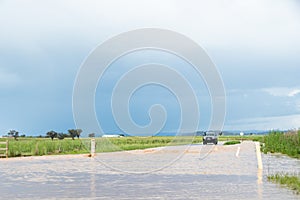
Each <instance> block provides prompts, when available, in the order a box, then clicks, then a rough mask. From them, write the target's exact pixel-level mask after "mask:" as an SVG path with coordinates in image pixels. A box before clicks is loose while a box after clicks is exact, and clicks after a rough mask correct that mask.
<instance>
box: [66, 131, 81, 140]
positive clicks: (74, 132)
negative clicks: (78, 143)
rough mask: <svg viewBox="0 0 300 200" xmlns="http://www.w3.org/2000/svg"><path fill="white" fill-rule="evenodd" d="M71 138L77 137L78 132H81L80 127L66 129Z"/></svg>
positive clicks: (78, 135)
mask: <svg viewBox="0 0 300 200" xmlns="http://www.w3.org/2000/svg"><path fill="white" fill-rule="evenodd" d="M68 132H69V134H70V136H71V138H72V140H74V138H75V137H77V138H78V139H79V137H80V134H81V133H82V130H81V129H70V130H68Z"/></svg>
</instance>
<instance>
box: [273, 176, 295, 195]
mask: <svg viewBox="0 0 300 200" xmlns="http://www.w3.org/2000/svg"><path fill="white" fill-rule="evenodd" d="M268 180H269V181H271V182H273V183H279V184H281V185H284V186H287V187H288V188H290V189H292V190H294V191H295V192H296V193H297V194H300V178H299V175H292V174H284V173H277V174H274V175H270V176H268Z"/></svg>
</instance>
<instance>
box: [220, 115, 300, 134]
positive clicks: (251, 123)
mask: <svg viewBox="0 0 300 200" xmlns="http://www.w3.org/2000/svg"><path fill="white" fill-rule="evenodd" d="M299 127H300V115H299V114H296V115H285V116H276V117H257V118H246V119H240V120H232V121H231V122H229V123H228V124H227V125H226V126H225V129H226V130H274V129H280V130H288V129H294V128H296V129H297V128H299Z"/></svg>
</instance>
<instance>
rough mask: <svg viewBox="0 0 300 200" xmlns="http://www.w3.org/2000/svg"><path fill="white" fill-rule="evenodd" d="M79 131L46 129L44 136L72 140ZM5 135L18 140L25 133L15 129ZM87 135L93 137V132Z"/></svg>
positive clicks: (52, 138) (79, 133)
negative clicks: (60, 131)
mask: <svg viewBox="0 0 300 200" xmlns="http://www.w3.org/2000/svg"><path fill="white" fill-rule="evenodd" d="M81 133H82V130H81V129H69V130H68V133H58V132H56V131H53V130H51V131H48V132H47V133H46V135H45V136H44V137H45V138H51V140H54V138H57V139H59V140H63V139H65V138H72V140H74V139H75V138H76V137H77V138H78V139H79V137H80V135H81ZM6 136H8V137H13V138H14V139H15V140H18V138H19V137H26V136H25V134H22V135H20V133H19V132H18V131H16V130H10V131H9V132H8V133H7V135H6ZM88 136H89V137H95V133H90V134H89V135H88ZM37 137H40V138H42V137H43V136H41V135H40V136H37Z"/></svg>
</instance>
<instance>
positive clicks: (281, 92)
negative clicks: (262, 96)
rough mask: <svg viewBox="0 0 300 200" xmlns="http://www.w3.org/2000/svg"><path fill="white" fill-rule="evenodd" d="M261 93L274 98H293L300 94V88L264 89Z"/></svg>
mask: <svg viewBox="0 0 300 200" xmlns="http://www.w3.org/2000/svg"><path fill="white" fill-rule="evenodd" d="M262 91H264V92H266V93H268V94H269V95H272V96H275V97H294V96H296V95H298V94H300V88H287V87H274V88H264V89H262Z"/></svg>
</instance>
